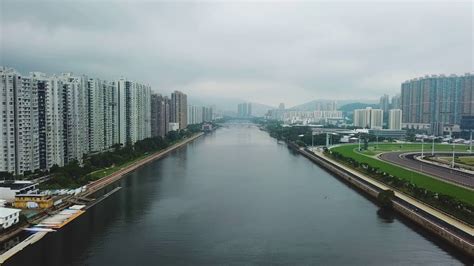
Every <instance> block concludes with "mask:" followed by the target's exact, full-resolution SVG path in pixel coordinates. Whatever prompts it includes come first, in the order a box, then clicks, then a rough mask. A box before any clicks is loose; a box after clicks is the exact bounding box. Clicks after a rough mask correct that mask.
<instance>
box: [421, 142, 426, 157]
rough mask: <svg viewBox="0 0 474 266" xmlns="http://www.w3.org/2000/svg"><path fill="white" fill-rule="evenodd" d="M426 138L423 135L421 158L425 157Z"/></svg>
mask: <svg viewBox="0 0 474 266" xmlns="http://www.w3.org/2000/svg"><path fill="white" fill-rule="evenodd" d="M424 140H425V138H424V137H421V159H423V155H424V152H425V150H424V147H425V145H424V144H425V141H424Z"/></svg>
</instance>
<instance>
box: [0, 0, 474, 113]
mask: <svg viewBox="0 0 474 266" xmlns="http://www.w3.org/2000/svg"><path fill="white" fill-rule="evenodd" d="M0 3H1V6H0V9H1V19H0V27H1V36H0V42H1V43H0V45H1V47H0V48H1V54H0V56H1V58H0V65H6V66H10V67H14V68H16V69H18V70H19V71H21V72H23V73H27V72H29V71H43V72H46V73H59V72H65V71H68V72H69V71H71V72H74V73H84V74H87V75H89V76H94V77H99V78H105V79H111V78H117V77H120V76H125V77H128V78H130V79H133V80H137V81H142V82H145V83H149V84H150V85H151V86H152V88H153V90H155V91H158V92H162V93H168V92H170V91H171V90H174V89H179V90H182V91H184V92H186V93H188V94H189V95H192V96H199V97H208V96H218V97H232V98H241V99H245V100H249V101H255V102H261V103H265V104H270V105H277V104H278V103H279V102H285V103H286V104H287V106H291V105H295V104H299V103H303V102H307V101H310V100H314V99H321V98H325V99H355V98H359V99H360V98H367V99H375V98H378V97H380V96H381V95H382V94H384V93H388V94H391V95H393V94H396V93H398V92H399V91H400V83H401V82H403V81H405V80H407V79H410V78H414V77H417V76H420V75H425V74H440V73H446V74H451V73H456V74H463V73H465V72H472V71H473V46H474V42H473V10H474V8H473V4H472V2H470V1H466V2H453V1H446V2H427V1H424V2H418V3H410V2H391V3H375V2H355V1H354V2H338V1H336V2H310V3H308V2H305V3H302V2H299V3H288V2H287V3H284V2H279V3H271V2H263V3H250V2H242V3H235V2H234V3H232V4H230V3H222V2H221V3H217V2H206V3H204V2H187V3H183V2H181V3H171V2H157V1H139V2H138V3H137V2H135V1H133V2H132V1H129V2H123V1H122V2H119V3H117V2H116V1H54V2H46V1H39V0H32V1H22V0H13V1H10V0H0Z"/></svg>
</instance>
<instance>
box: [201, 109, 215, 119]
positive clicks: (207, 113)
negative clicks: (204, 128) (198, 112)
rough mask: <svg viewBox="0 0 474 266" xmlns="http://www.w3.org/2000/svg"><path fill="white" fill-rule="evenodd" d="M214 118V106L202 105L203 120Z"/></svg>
mask: <svg viewBox="0 0 474 266" xmlns="http://www.w3.org/2000/svg"><path fill="white" fill-rule="evenodd" d="M212 120H214V108H212V107H206V106H204V107H202V121H203V122H211V121H212Z"/></svg>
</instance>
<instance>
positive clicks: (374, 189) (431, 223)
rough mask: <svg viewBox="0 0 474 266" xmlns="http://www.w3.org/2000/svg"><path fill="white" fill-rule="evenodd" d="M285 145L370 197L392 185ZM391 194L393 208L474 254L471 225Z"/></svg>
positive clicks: (414, 201)
mask: <svg viewBox="0 0 474 266" xmlns="http://www.w3.org/2000/svg"><path fill="white" fill-rule="evenodd" d="M288 146H289V147H290V148H293V149H294V150H297V151H298V152H299V153H301V154H302V155H303V156H305V157H306V158H308V159H309V160H311V161H313V162H315V163H317V164H318V165H320V166H321V167H323V168H325V169H326V170H328V171H330V172H332V173H334V174H336V175H337V176H338V177H340V178H341V179H342V180H344V181H346V182H347V183H349V184H351V185H352V186H354V187H355V188H357V189H359V190H361V191H364V192H365V193H366V194H367V195H369V196H371V197H374V198H376V197H377V195H378V193H379V192H380V191H382V190H385V189H392V188H389V187H387V186H385V185H383V184H378V182H377V181H373V180H371V178H369V177H363V176H362V175H361V174H360V173H355V171H351V170H349V169H347V168H346V167H343V166H342V165H340V164H339V163H337V162H335V161H333V160H332V159H329V158H327V157H325V156H324V155H323V154H318V153H313V152H311V151H308V150H305V149H301V148H299V147H298V146H297V145H295V144H288ZM395 196H396V197H395V199H394V200H393V207H394V210H396V211H397V212H399V213H400V214H402V215H403V216H405V217H407V218H408V219H410V220H411V221H413V222H415V223H416V224H418V225H420V226H421V227H423V228H424V229H426V230H427V231H429V232H431V233H432V234H434V235H436V236H437V237H439V238H440V239H443V240H444V241H446V242H447V243H449V244H451V245H452V246H454V247H455V248H457V249H459V250H461V251H462V252H464V253H466V254H468V255H469V256H473V257H474V237H473V231H474V230H473V228H472V226H470V225H467V224H465V223H462V222H460V221H456V220H453V218H451V217H449V216H446V215H445V214H443V213H439V212H437V210H434V209H432V208H431V207H429V206H427V205H425V204H423V203H420V202H418V201H416V200H415V199H411V198H410V197H408V196H406V195H402V194H400V192H397V191H396V192H395Z"/></svg>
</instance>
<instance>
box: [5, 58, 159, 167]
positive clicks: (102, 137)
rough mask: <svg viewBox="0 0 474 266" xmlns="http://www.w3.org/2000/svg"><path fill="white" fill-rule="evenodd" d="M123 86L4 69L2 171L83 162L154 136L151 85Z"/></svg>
mask: <svg viewBox="0 0 474 266" xmlns="http://www.w3.org/2000/svg"><path fill="white" fill-rule="evenodd" d="M120 82H121V81H118V82H107V81H104V80H99V79H88V78H87V77H85V76H75V75H73V74H72V73H65V74H62V75H59V76H56V75H53V76H48V75H46V74H43V73H40V72H32V73H30V74H29V75H28V76H22V75H21V74H19V73H18V72H17V71H15V70H14V69H9V68H4V67H0V113H1V114H2V119H1V121H0V122H1V123H0V151H1V152H0V172H2V171H6V172H11V173H16V174H23V173H25V172H26V171H29V172H32V171H35V170H38V169H41V170H47V169H50V168H51V167H52V166H54V165H57V166H64V165H65V164H67V163H69V162H71V161H73V160H78V161H79V162H82V158H83V156H84V154H87V153H89V152H101V151H104V150H106V149H108V148H110V147H111V146H112V145H114V144H116V143H131V144H133V143H134V142H136V141H138V140H141V139H144V138H148V137H150V136H151V127H150V119H151V117H150V112H151V111H150V108H151V104H150V91H151V89H150V87H149V86H147V85H142V84H139V83H135V82H131V81H125V80H124V81H123V82H122V85H123V84H128V87H127V88H125V86H119V84H120ZM120 89H122V90H120ZM121 92H122V93H121ZM121 121H125V123H121ZM122 132H123V133H122ZM121 134H123V137H122V135H121ZM127 139H128V140H129V142H126V140H127ZM121 140H123V142H121Z"/></svg>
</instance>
